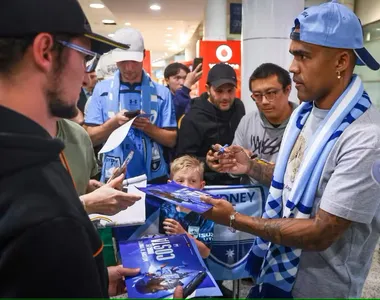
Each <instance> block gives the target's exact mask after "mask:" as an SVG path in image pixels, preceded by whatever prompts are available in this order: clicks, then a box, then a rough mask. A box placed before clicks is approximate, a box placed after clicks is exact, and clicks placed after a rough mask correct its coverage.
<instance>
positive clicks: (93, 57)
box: [57, 40, 100, 73]
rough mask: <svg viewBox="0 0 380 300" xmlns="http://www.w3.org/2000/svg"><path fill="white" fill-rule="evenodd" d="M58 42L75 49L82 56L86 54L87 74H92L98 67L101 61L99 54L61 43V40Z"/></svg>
mask: <svg viewBox="0 0 380 300" xmlns="http://www.w3.org/2000/svg"><path fill="white" fill-rule="evenodd" d="M57 42H58V43H60V44H61V45H63V46H65V47H68V48H71V49H74V50H76V51H78V52H80V53H82V54H85V56H84V65H85V67H86V73H91V72H94V71H95V69H96V66H97V65H98V62H99V59H100V55H99V54H97V53H95V52H93V51H91V50H88V49H86V48H83V47H81V46H78V45H76V44H73V43H70V42H66V41H61V40H58V41H57Z"/></svg>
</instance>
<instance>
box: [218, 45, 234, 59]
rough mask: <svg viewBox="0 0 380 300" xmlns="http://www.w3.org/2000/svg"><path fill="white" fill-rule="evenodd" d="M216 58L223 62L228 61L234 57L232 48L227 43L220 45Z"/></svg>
mask: <svg viewBox="0 0 380 300" xmlns="http://www.w3.org/2000/svg"><path fill="white" fill-rule="evenodd" d="M216 58H217V59H219V60H220V61H221V62H223V63H224V62H227V61H229V60H230V59H231V58H232V49H231V48H230V47H229V46H227V45H220V46H219V47H218V48H217V49H216Z"/></svg>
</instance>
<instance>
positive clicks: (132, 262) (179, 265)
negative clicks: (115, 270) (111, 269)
mask: <svg viewBox="0 0 380 300" xmlns="http://www.w3.org/2000/svg"><path fill="white" fill-rule="evenodd" d="M119 249H120V255H121V259H122V262H123V265H124V266H125V267H128V268H140V269H141V272H140V274H139V275H137V276H134V277H129V278H126V285H127V289H128V297H129V298H165V297H169V296H171V295H172V294H173V292H174V289H175V288H176V287H177V286H178V285H182V286H183V287H184V290H186V288H187V287H189V286H190V285H191V284H193V283H194V282H195V281H197V284H196V286H197V287H196V289H195V291H194V292H193V293H192V294H191V296H192V297H213V296H221V295H222V293H221V292H220V290H219V288H218V286H217V284H216V282H215V280H214V279H213V278H212V276H211V274H210V272H209V271H208V270H207V268H206V266H205V264H204V262H203V260H202V258H201V257H200V255H199V252H198V249H197V247H196V245H195V244H194V242H193V241H192V240H191V239H190V238H189V237H188V236H187V235H185V234H181V235H172V236H159V237H154V238H144V239H140V240H134V241H124V242H123V241H122V242H120V243H119ZM191 296H190V297H191Z"/></svg>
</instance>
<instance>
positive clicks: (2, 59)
mask: <svg viewBox="0 0 380 300" xmlns="http://www.w3.org/2000/svg"><path fill="white" fill-rule="evenodd" d="M36 36H37V34H36V35H31V36H24V37H4V38H3V37H0V75H6V74H11V73H12V72H13V71H14V67H15V66H16V65H17V64H18V63H19V62H20V61H21V60H22V58H23V57H24V55H25V53H26V51H27V50H28V48H29V47H30V46H31V45H32V44H33V42H34V39H35V38H36ZM74 37H75V36H74V35H68V34H59V35H55V34H53V39H54V40H55V41H56V40H58V39H59V40H63V41H69V40H70V39H72V38H74ZM63 48H64V46H63V45H61V44H59V43H57V42H55V43H54V50H56V51H57V53H58V56H57V60H58V63H59V65H58V67H59V68H60V67H62V65H63V64H64V61H63V60H62V59H61V57H62V51H63Z"/></svg>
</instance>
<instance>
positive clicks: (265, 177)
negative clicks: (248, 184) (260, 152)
mask: <svg viewBox="0 0 380 300" xmlns="http://www.w3.org/2000/svg"><path fill="white" fill-rule="evenodd" d="M274 167H275V165H274V164H267V165H264V164H260V163H258V162H256V161H255V160H254V159H253V160H251V166H250V170H249V172H248V175H249V176H251V177H253V178H254V179H255V180H257V181H258V182H260V183H261V184H264V185H266V186H270V185H271V182H272V177H273V171H274Z"/></svg>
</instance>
